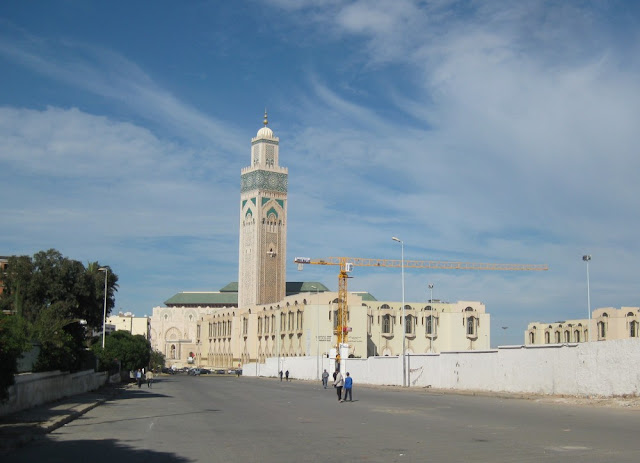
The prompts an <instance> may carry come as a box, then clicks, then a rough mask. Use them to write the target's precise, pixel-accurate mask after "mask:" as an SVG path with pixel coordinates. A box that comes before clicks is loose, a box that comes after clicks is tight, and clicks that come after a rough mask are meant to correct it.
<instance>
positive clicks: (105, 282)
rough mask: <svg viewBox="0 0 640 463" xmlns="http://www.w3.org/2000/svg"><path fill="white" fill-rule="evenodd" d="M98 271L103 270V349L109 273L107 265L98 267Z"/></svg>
mask: <svg viewBox="0 0 640 463" xmlns="http://www.w3.org/2000/svg"><path fill="white" fill-rule="evenodd" d="M98 271H100V272H104V307H103V309H102V348H103V349H104V336H105V325H106V323H107V275H109V267H100V268H99V269H98Z"/></svg>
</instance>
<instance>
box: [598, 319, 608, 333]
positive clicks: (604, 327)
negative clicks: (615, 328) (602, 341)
mask: <svg viewBox="0 0 640 463" xmlns="http://www.w3.org/2000/svg"><path fill="white" fill-rule="evenodd" d="M603 316H604V315H603ZM598 336H600V338H606V337H607V325H605V323H604V322H598Z"/></svg>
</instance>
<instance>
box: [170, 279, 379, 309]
mask: <svg viewBox="0 0 640 463" xmlns="http://www.w3.org/2000/svg"><path fill="white" fill-rule="evenodd" d="M315 291H318V292H320V293H322V292H325V291H330V289H329V288H327V287H326V286H325V285H323V284H322V283H320V282H317V281H288V282H287V286H286V292H287V294H286V295H287V296H291V295H293V294H300V293H313V292H315ZM373 300H375V299H373ZM164 303H165V305H166V306H167V307H183V306H198V307H230V306H237V305H238V282H237V281H234V282H231V283H229V284H228V285H226V286H224V287H223V288H221V289H220V290H219V291H183V292H180V293H178V294H176V295H174V296H172V297H170V298H169V299H167V300H166V301H164Z"/></svg>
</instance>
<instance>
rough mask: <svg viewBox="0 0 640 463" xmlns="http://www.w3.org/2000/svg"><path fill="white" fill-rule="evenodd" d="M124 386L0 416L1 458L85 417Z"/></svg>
mask: <svg viewBox="0 0 640 463" xmlns="http://www.w3.org/2000/svg"><path fill="white" fill-rule="evenodd" d="M124 387H126V385H116V386H104V387H102V388H100V389H97V390H95V391H92V392H87V393H84V394H79V395H75V396H72V397H66V398H64V399H60V400H57V401H55V402H51V403H48V404H43V405H39V406H37V407H34V408H30V409H28V410H23V411H20V412H17V413H14V414H11V415H6V416H0V455H2V454H3V453H6V452H8V451H10V450H12V449H14V448H17V447H20V446H23V445H25V444H26V443H28V442H31V441H32V440H34V439H37V438H38V437H40V436H42V435H44V434H47V433H49V432H51V431H53V430H55V429H58V428H59V427H60V426H64V425H65V424H67V423H69V422H70V421H73V420H75V419H76V418H78V417H79V416H81V415H84V414H85V413H87V412H88V411H89V410H91V409H92V408H95V407H97V406H98V405H101V404H103V403H104V402H105V401H107V400H108V399H110V398H112V397H114V396H116V395H118V394H119V393H120V391H121V390H122V388H124Z"/></svg>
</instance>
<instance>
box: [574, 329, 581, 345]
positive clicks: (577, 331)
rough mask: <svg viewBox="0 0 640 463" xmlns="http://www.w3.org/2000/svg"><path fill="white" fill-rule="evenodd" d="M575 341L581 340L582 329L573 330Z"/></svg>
mask: <svg viewBox="0 0 640 463" xmlns="http://www.w3.org/2000/svg"><path fill="white" fill-rule="evenodd" d="M573 341H574V342H580V331H579V330H575V331H574V332H573Z"/></svg>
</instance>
